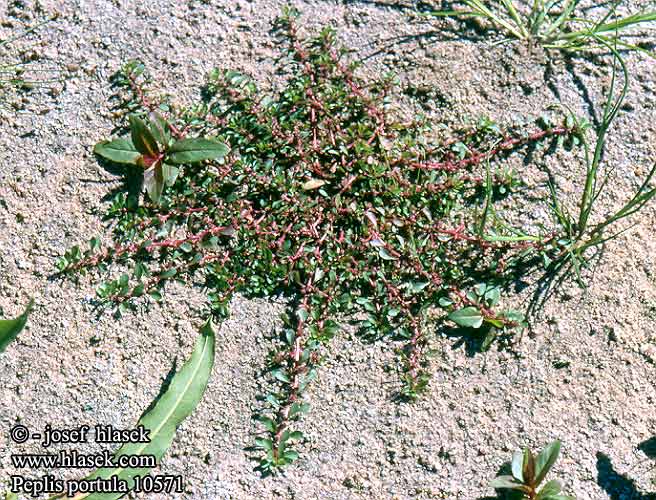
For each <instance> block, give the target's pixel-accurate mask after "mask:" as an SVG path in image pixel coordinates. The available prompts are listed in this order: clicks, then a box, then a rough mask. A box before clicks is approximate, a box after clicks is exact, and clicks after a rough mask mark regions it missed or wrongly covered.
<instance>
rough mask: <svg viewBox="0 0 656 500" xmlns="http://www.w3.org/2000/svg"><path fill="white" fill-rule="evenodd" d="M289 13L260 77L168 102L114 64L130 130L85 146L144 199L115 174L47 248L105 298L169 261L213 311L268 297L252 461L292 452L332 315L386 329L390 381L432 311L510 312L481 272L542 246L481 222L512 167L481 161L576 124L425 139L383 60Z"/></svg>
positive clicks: (120, 297) (467, 317) (423, 337)
mask: <svg viewBox="0 0 656 500" xmlns="http://www.w3.org/2000/svg"><path fill="white" fill-rule="evenodd" d="M296 16H297V14H296V13H295V12H293V11H288V12H287V13H286V14H285V15H284V16H282V17H281V18H280V19H279V20H278V21H277V23H276V28H277V31H278V33H279V35H280V36H281V40H282V42H283V43H284V45H283V46H284V47H286V49H285V53H284V57H283V58H282V64H281V68H282V70H281V71H282V72H283V74H284V75H285V76H284V78H283V79H282V81H281V82H280V86H279V91H277V92H275V93H271V94H268V95H267V94H265V93H263V92H261V91H260V90H259V89H258V88H257V86H256V84H255V83H254V82H253V81H252V80H251V79H250V78H248V77H247V76H245V75H242V74H239V73H236V72H232V71H219V70H215V71H213V72H212V73H211V74H210V78H209V82H208V84H207V85H206V87H205V88H204V91H203V100H202V102H200V103H198V104H196V105H193V106H191V107H189V108H187V109H174V108H172V107H171V106H169V105H168V104H167V103H166V102H165V101H158V100H156V99H154V98H153V97H152V95H151V94H150V93H149V91H148V89H147V88H146V83H145V82H148V81H149V79H148V77H147V73H146V71H145V68H144V67H143V65H142V64H140V63H137V62H132V63H129V64H128V65H126V67H125V68H124V70H123V72H121V73H120V74H119V75H117V77H116V79H115V80H114V82H115V84H116V85H117V86H118V88H119V95H118V96H117V97H118V98H119V99H120V107H121V108H122V109H123V110H125V115H126V116H125V121H124V122H122V125H123V124H126V125H127V126H128V127H129V128H126V129H124V130H126V131H127V130H129V134H130V135H129V137H123V138H118V139H114V140H112V141H109V142H103V143H101V144H99V145H98V146H97V147H96V153H98V155H99V156H101V157H103V158H105V159H106V160H109V161H114V162H117V161H118V162H120V163H125V164H127V168H128V172H136V173H137V174H138V175H142V174H145V181H146V182H145V187H146V190H147V192H148V193H149V199H141V200H140V199H139V196H138V193H135V192H129V193H119V194H118V195H117V196H116V197H115V198H114V200H113V202H112V203H111V206H110V208H109V212H108V218H109V219H110V220H112V221H113V224H114V225H113V239H114V241H113V242H112V243H111V244H108V245H103V244H102V243H101V241H100V239H99V238H93V239H92V240H91V241H90V244H89V246H88V248H87V249H84V250H83V249H80V248H79V247H74V248H72V249H71V250H69V251H68V252H67V253H66V254H65V255H64V256H63V257H62V259H61V260H60V262H59V268H60V270H61V271H62V272H65V273H74V272H84V271H88V270H92V269H96V270H99V271H100V272H101V273H104V274H105V275H106V278H105V281H104V282H103V283H102V284H101V285H100V287H99V289H98V296H99V298H100V301H101V303H103V304H105V305H117V311H118V312H119V313H120V312H122V311H125V310H126V309H127V308H128V307H133V306H134V305H135V304H138V303H144V302H148V301H149V300H154V301H159V300H161V299H162V291H163V290H164V287H165V284H166V283H167V282H170V281H174V280H175V281H179V282H183V283H188V284H193V283H196V284H199V283H200V284H202V286H203V288H204V289H205V290H206V291H207V298H208V302H209V307H210V309H211V311H212V313H213V315H214V316H215V317H216V318H217V319H220V318H222V317H225V316H226V315H227V314H228V312H229V303H230V301H231V299H232V297H233V296H234V295H235V293H241V294H243V295H245V296H248V297H254V296H265V297H270V296H277V295H282V296H284V297H285V298H286V299H287V303H288V306H287V311H286V313H285V314H283V315H282V317H281V320H282V328H281V330H280V331H279V335H278V336H277V337H276V338H275V339H274V341H273V347H272V350H271V354H270V356H269V358H268V360H267V361H266V365H267V368H268V373H269V374H270V377H269V384H270V386H269V390H270V392H269V394H268V395H267V396H266V397H265V398H263V403H262V406H261V409H260V411H259V412H258V415H257V418H258V420H259V422H260V423H261V426H262V433H261V434H260V435H259V436H258V437H257V439H256V446H257V447H258V448H259V449H260V450H261V462H260V465H261V467H262V469H263V470H265V471H273V470H276V469H277V468H278V467H280V466H283V465H286V464H288V463H290V462H293V461H294V460H296V458H297V457H298V446H297V445H298V443H299V442H302V441H303V440H304V439H305V437H304V435H303V434H302V433H301V431H300V430H299V428H298V425H297V421H298V420H299V419H300V418H301V417H302V416H303V415H304V414H305V413H306V412H307V411H308V409H309V404H308V402H307V400H306V397H305V393H306V389H307V388H308V386H309V384H310V383H311V382H312V380H314V379H315V378H316V377H317V374H318V371H317V370H318V367H319V364H320V362H321V359H322V357H324V356H326V355H328V353H329V345H330V340H331V338H332V337H333V336H334V335H336V334H337V333H338V332H339V331H340V324H339V321H353V322H357V324H358V325H359V327H360V331H361V333H362V334H363V335H366V336H367V337H368V338H387V339H393V340H395V341H397V342H400V343H401V345H402V346H403V347H402V348H401V349H400V358H401V362H400V369H401V371H402V375H401V378H402V380H403V388H402V389H401V390H400V392H401V395H402V396H404V397H406V398H408V399H413V398H415V397H417V396H418V395H419V394H420V393H421V391H422V390H424V389H425V388H426V386H427V383H428V380H429V367H428V363H427V354H428V342H429V339H430V335H431V333H432V332H434V331H435V328H436V326H437V325H438V324H440V323H441V322H449V323H456V324H459V325H461V326H464V327H468V328H470V329H475V330H476V329H477V331H481V332H483V334H484V335H485V336H486V338H488V339H491V340H493V339H494V338H495V336H496V335H497V334H498V333H501V332H509V331H510V330H512V329H513V328H516V327H518V326H521V324H522V321H523V318H522V317H521V315H520V314H518V313H517V312H515V311H509V310H505V309H503V308H501V307H499V300H500V290H501V289H502V288H503V286H504V284H506V283H508V282H510V281H511V280H512V279H513V276H515V273H516V272H517V270H519V269H522V266H521V265H520V264H522V263H523V262H525V261H527V260H528V261H531V260H532V259H533V260H534V259H535V258H536V257H537V256H540V255H542V254H543V253H544V252H545V251H546V250H545V249H547V248H551V246H554V245H555V246H554V248H555V250H556V251H559V248H560V247H558V245H557V244H556V243H555V240H556V239H557V235H555V234H553V232H548V231H545V232H544V234H540V235H539V236H534V237H532V238H519V239H518V238H502V237H496V239H494V240H492V239H490V238H489V234H488V233H489V231H490V224H489V221H490V220H491V218H492V217H491V216H490V215H489V214H491V213H492V212H493V206H494V204H495V203H496V201H497V200H498V199H499V198H500V197H501V198H502V197H503V196H507V195H508V194H509V193H510V192H511V191H512V189H513V187H514V185H515V184H516V183H517V180H516V179H515V178H514V177H513V175H512V174H511V173H509V172H508V171H507V169H505V168H502V167H501V166H499V165H498V163H499V160H500V159H502V158H504V157H506V156H508V155H511V154H513V153H516V152H517V151H519V150H521V149H522V148H523V147H525V146H527V145H538V144H540V143H545V142H548V141H551V140H558V139H562V140H563V141H568V142H570V141H572V140H574V139H575V138H576V137H577V136H578V135H579V134H580V132H581V131H580V130H578V129H577V128H576V127H575V126H572V127H570V126H568V125H567V124H566V123H563V124H562V125H553V126H547V127H541V128H540V127H535V128H534V129H532V130H529V131H525V130H519V129H510V130H505V131H504V130H502V128H501V127H499V126H498V125H496V124H494V123H493V122H491V121H489V120H488V121H483V122H481V125H480V126H479V127H477V128H476V129H475V130H472V131H470V132H469V133H466V134H463V137H462V139H461V140H456V141H453V140H450V139H449V140H447V139H441V138H440V136H439V133H438V130H440V129H439V127H433V126H432V125H431V124H430V123H427V122H426V121H425V120H423V119H416V120H414V121H412V122H409V123H407V122H402V121H400V120H399V119H398V118H396V116H395V110H394V108H393V107H392V105H391V95H392V94H391V93H392V91H393V89H394V85H395V84H394V80H393V79H392V78H385V79H383V80H380V81H374V82H368V81H366V80H363V79H362V78H360V77H358V76H357V75H356V71H355V70H356V67H355V66H354V65H352V64H349V63H348V62H347V61H346V51H345V50H342V49H340V48H339V47H338V46H337V43H336V40H335V34H334V33H333V31H331V30H329V29H326V30H323V31H322V32H321V34H320V35H319V36H317V37H316V38H311V39H305V38H303V37H301V36H300V35H299V32H298V27H297V23H296ZM158 169H160V170H161V172H160V173H158ZM152 179H155V180H152ZM157 179H159V180H157ZM153 182H158V183H159V184H158V185H156V186H152V185H151V183H153ZM482 205H483V206H484V207H485V209H484V210H483V214H482V215H481V209H480V207H481V206H482ZM486 214H487V215H486ZM126 270H127V271H126ZM121 273H122V274H121Z"/></svg>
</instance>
